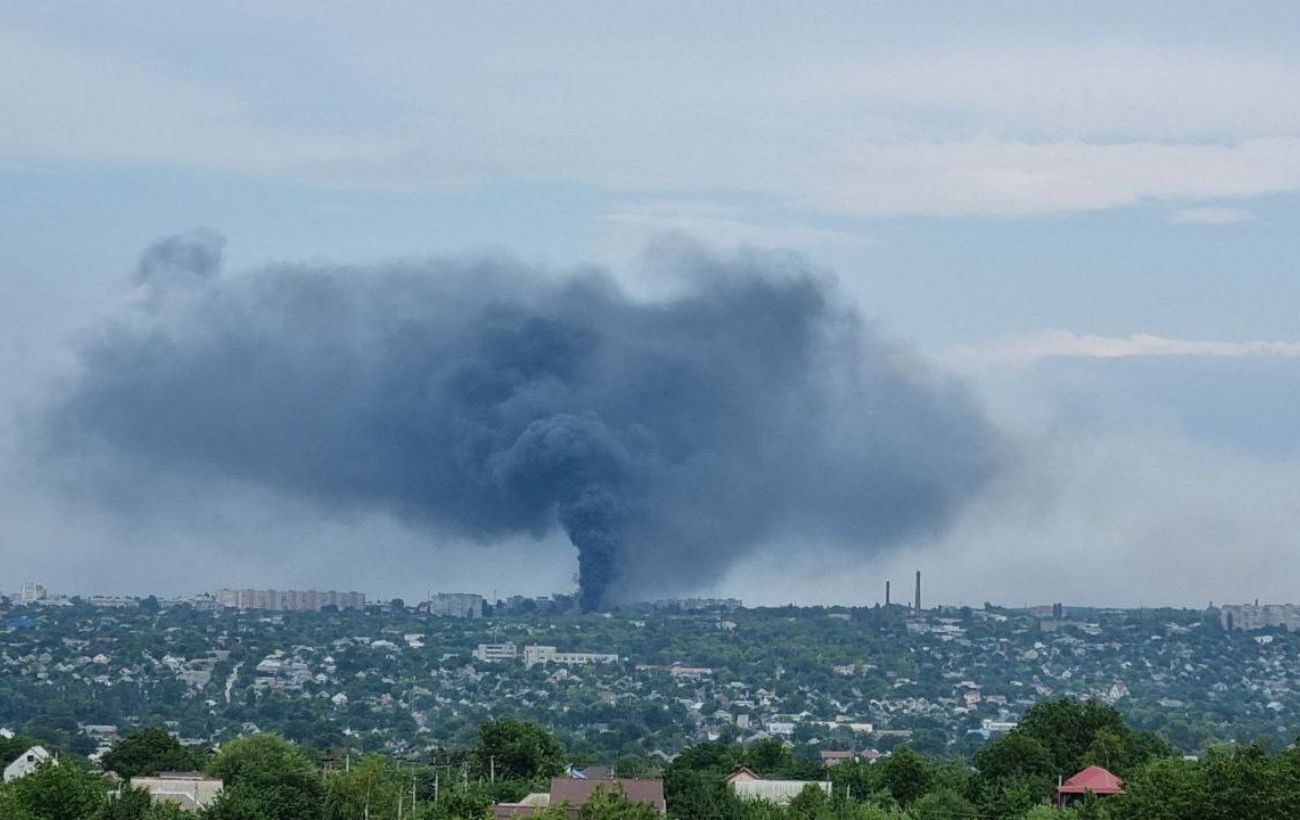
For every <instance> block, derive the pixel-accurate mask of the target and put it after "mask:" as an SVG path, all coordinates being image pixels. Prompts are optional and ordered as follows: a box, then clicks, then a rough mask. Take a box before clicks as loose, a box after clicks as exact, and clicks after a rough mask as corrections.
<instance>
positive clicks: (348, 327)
mask: <svg viewBox="0 0 1300 820" xmlns="http://www.w3.org/2000/svg"><path fill="white" fill-rule="evenodd" d="M221 249H222V240H221V239H220V237H217V236H216V235H214V234H211V233H207V232H201V233H194V234H187V235H181V236H178V237H172V238H170V239H167V240H164V241H163V242H161V243H159V244H158V245H155V246H154V247H152V248H150V249H149V250H148V251H146V252H145V254H144V255H143V257H142V259H141V263H140V265H139V268H138V270H137V276H136V286H137V287H138V288H140V289H141V298H140V300H139V305H138V307H137V308H136V309H134V310H132V311H130V312H129V313H127V314H125V315H123V316H121V317H120V318H119V319H118V320H117V321H115V322H114V323H112V324H110V325H109V326H107V327H105V328H102V329H101V330H100V331H98V332H97V333H96V334H95V335H94V337H93V339H92V341H90V342H88V343H87V344H86V345H85V346H84V348H83V349H82V350H81V363H82V364H81V368H80V374H79V377H78V379H77V381H76V382H75V383H74V384H73V385H72V386H71V387H70V388H69V389H68V391H67V392H66V394H65V395H63V396H61V397H60V399H59V400H58V401H57V402H56V403H55V404H54V406H52V407H51V408H50V412H49V416H48V425H47V429H48V431H49V433H50V437H49V440H50V441H51V442H53V443H54V444H55V446H56V447H57V448H58V449H59V450H61V451H62V452H63V453H64V454H65V455H69V456H72V457H75V458H81V459H84V462H85V465H86V467H85V473H86V474H87V475H88V476H89V480H91V481H92V482H97V483H99V485H101V486H105V487H109V486H114V485H120V484H122V483H123V482H139V481H146V482H149V481H156V482H171V483H175V482H189V483H192V484H193V486H194V488H195V490H196V492H200V493H201V492H202V491H203V489H204V487H205V486H207V485H208V484H209V483H210V484H216V483H217V482H219V481H229V480H235V481H240V482H247V483H252V484H254V485H261V486H265V487H267V488H269V489H272V490H275V491H276V492H279V493H285V494H288V495H290V496H293V497H301V498H306V499H310V500H313V501H316V502H319V503H320V504H322V505H324V506H327V507H329V508H331V509H339V508H344V509H347V508H354V509H360V510H383V511H387V512H389V513H392V514H394V515H396V516H398V517H400V518H401V519H403V520H405V521H407V522H408V523H409V524H410V525H411V526H415V527H422V528H427V529H428V530H429V531H430V532H431V533H432V534H439V533H454V534H458V535H467V536H471V537H473V538H476V539H478V540H480V541H483V542H485V543H490V542H492V541H493V540H497V539H501V538H503V537H505V536H508V535H512V534H516V533H532V534H534V535H536V536H539V537H540V536H542V535H545V534H546V533H547V532H548V531H550V530H551V529H553V528H555V527H560V528H563V530H564V531H565V532H566V533H567V535H568V537H569V539H570V540H571V541H572V542H573V544H574V546H575V547H576V548H577V551H578V566H579V580H580V587H581V592H580V594H581V602H582V605H583V606H584V607H585V608H587V609H594V608H598V607H600V606H603V605H606V604H610V603H614V602H617V601H620V600H628V599H635V598H644V597H645V596H646V595H648V594H659V593H664V592H672V591H679V590H686V589H691V588H698V587H700V586H702V585H706V584H708V583H709V582H710V581H713V580H716V579H717V578H719V577H720V576H721V575H722V574H723V573H724V572H725V571H726V569H727V568H728V567H729V566H731V565H732V564H733V563H735V562H736V561H738V560H740V559H741V558H743V557H744V556H746V555H748V554H750V553H752V551H753V550H754V549H756V548H758V547H760V546H769V547H770V546H772V545H774V544H775V545H779V544H782V543H791V544H803V543H817V544H820V545H836V546H841V547H843V548H845V549H850V550H857V551H861V553H862V554H863V555H864V557H867V556H869V555H871V554H872V552H873V551H875V550H878V549H880V548H883V547H887V546H890V545H894V544H898V543H901V542H903V541H905V540H907V539H909V538H914V537H920V536H925V535H928V534H933V533H936V532H938V531H939V530H941V529H942V528H943V527H944V525H945V524H946V523H947V522H948V521H949V520H950V519H951V517H952V516H953V514H954V513H955V512H956V511H957V510H958V509H959V508H960V506H961V505H962V503H963V502H964V501H965V500H967V499H968V498H970V497H971V496H972V495H973V494H974V493H976V492H977V491H978V490H979V489H980V488H981V487H982V485H983V484H984V483H985V481H986V480H987V479H988V478H989V476H990V475H991V474H992V473H993V472H994V471H995V469H996V468H997V466H998V464H999V462H1000V461H1001V458H1002V456H1001V452H1000V450H1001V446H1000V440H999V439H998V437H997V436H996V435H995V434H994V433H993V431H991V430H990V428H989V426H988V425H987V423H986V422H985V420H984V418H983V417H982V415H981V414H980V413H979V412H978V411H977V410H976V409H975V408H974V407H973V406H972V405H971V403H970V402H969V401H968V400H967V398H966V396H965V394H964V393H963V392H962V390H961V389H960V387H959V386H956V385H954V384H952V383H950V382H946V381H944V380H942V379H940V378H938V377H936V376H934V375H932V374H929V373H927V372H926V371H925V370H924V368H922V367H921V366H920V365H919V364H918V363H917V362H916V360H915V359H914V358H913V357H911V356H909V355H908V354H906V352H904V351H900V350H898V349H897V348H895V347H892V346H890V345H888V344H886V343H884V342H883V341H881V340H880V339H879V338H877V336H876V335H875V334H873V333H872V332H871V330H870V329H869V328H868V327H867V326H865V325H864V324H863V323H862V322H861V321H860V320H859V319H858V318H857V317H856V316H855V315H854V314H853V312H852V311H850V310H849V309H847V308H846V307H845V306H844V305H843V304H841V302H840V301H839V300H838V299H837V296H836V293H835V290H834V288H833V286H832V285H831V284H830V283H829V282H828V281H827V279H826V277H824V276H823V275H821V274H819V273H818V272H816V271H813V270H811V269H810V268H808V267H807V266H806V265H805V264H804V263H802V262H800V261H799V260H797V259H795V258H793V257H791V256H789V255H764V254H758V253H743V254H738V255H735V256H730V257H725V258H723V257H717V256H712V255H709V254H707V253H704V252H702V251H699V250H698V249H694V248H691V247H678V248H676V249H673V250H667V251H664V252H661V253H659V254H657V255H656V256H655V257H654V265H655V266H656V267H657V271H656V272H657V273H659V274H662V275H665V276H671V277H672V278H673V279H674V280H675V281H679V282H681V283H683V284H682V287H681V289H680V292H678V293H677V294H676V295H675V296H673V297H671V298H665V299H660V300H653V301H646V300H636V299H633V298H631V297H629V296H628V295H627V294H626V293H625V292H624V291H623V290H621V289H620V287H619V286H618V285H617V284H616V283H615V282H614V281H613V280H612V279H611V278H609V277H608V276H606V275H604V274H601V273H598V272H592V271H584V272H579V273H575V274H573V275H570V276H567V277H561V278H557V277H555V276H554V275H551V274H548V273H547V272H542V271H536V270H532V269H529V268H527V267H525V266H523V265H520V264H519V263H516V262H513V261H510V260H508V259H502V258H496V257H478V258H461V259H442V260H430V261H419V262H402V263H391V264H386V265H378V266H374V267H310V266H283V267H274V268H269V269H265V270H261V271H257V272H253V273H250V274H245V275H238V276H223V275H221V273H220V255H221ZM106 497H111V495H110V496H106Z"/></svg>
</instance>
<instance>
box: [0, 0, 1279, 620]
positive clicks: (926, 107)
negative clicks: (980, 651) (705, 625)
mask: <svg viewBox="0 0 1300 820" xmlns="http://www.w3.org/2000/svg"><path fill="white" fill-rule="evenodd" d="M1297 32H1300V6H1297V4H1295V3H1294V2H1232V3H1228V2H1213V3H1211V2H1194V1H1193V0H1177V1H1176V2H1147V3H1140V4H1139V3H1132V2H1114V3H1111V2H1090V3H1078V2H1060V3H1053V2H1023V3H1000V2H995V1H994V0H988V1H987V2H982V3H958V2H950V3H937V2H922V1H921V0H908V2H896V3H883V2H882V3H864V2H852V3H843V4H839V3H812V4H790V3H780V4H777V3H763V2H754V0H748V2H737V3H726V2H717V3H703V4H702V3H698V2H694V3H673V2H655V3H616V4H611V3H594V2H586V3H566V2H548V3H492V4H484V3H462V4H440V3H428V2H421V3H409V4H405V3H397V2H394V3H385V4H382V8H375V7H372V6H368V5H358V4H355V3H331V2H323V1H322V0H317V2H312V3H289V2H267V3H258V4H229V3H184V4H181V3H139V2H130V1H129V0H124V2H118V3H112V4H105V3H92V2H61V3H48V2H22V0H17V2H8V3H5V4H4V5H3V6H2V7H0V411H2V412H3V416H2V417H0V419H2V421H0V425H2V426H0V432H2V433H3V436H2V437H0V446H2V447H3V449H0V497H2V498H3V500H0V589H14V588H16V587H18V586H19V585H20V584H21V583H22V582H23V581H26V580H38V581H44V582H45V583H47V584H48V585H49V586H51V587H52V588H55V589H64V590H69V591H97V590H101V589H102V590H104V591H122V592H137V593H143V592H150V591H160V592H173V591H199V590H204V589H208V588H211V587H215V586H218V585H225V584H229V585H240V586H251V585H262V586H279V587H306V586H316V587H336V586H337V587H360V588H362V589H363V590H364V591H366V592H368V593H370V594H372V595H376V596H381V597H390V596H393V595H402V596H404V597H408V598H414V597H416V596H418V595H420V594H422V593H424V592H425V591H427V590H430V589H432V590H456V589H465V590H469V591H479V592H483V593H485V594H490V593H491V592H492V591H493V590H494V589H495V590H496V591H498V592H499V593H501V594H503V595H504V594H509V593H515V592H523V593H544V592H549V591H552V590H560V589H568V588H571V586H572V583H573V580H572V579H573V574H574V571H575V567H576V564H575V563H574V559H573V555H572V550H571V549H569V548H568V547H567V545H565V544H563V543H562V542H561V540H560V539H559V538H551V539H549V540H547V541H545V542H543V543H540V544H538V543H534V542H532V541H531V540H530V539H518V540H514V541H512V542H510V543H506V544H501V545H499V546H497V547H495V548H483V547H479V546H470V545H465V544H460V543H457V542H456V541H455V540H454V539H450V538H444V537H439V536H437V535H433V534H430V533H428V532H424V531H412V530H411V529H409V528H408V527H405V526H403V525H402V524H400V523H398V522H395V521H392V520H388V519H387V518H385V517H383V516H382V515H379V514H375V515H365V516H351V517H341V516H326V515H323V514H322V513H321V511H320V510H319V509H315V508H312V507H310V506H309V505H302V506H296V505H295V504H293V503H287V502H285V501H284V500H283V499H278V498H277V499H271V498H267V497H261V496H258V495H257V494H255V493H254V494H252V495H247V494H241V493H236V492H233V491H232V492H231V493H230V494H228V495H227V496H224V497H222V498H219V499H214V500H213V501H212V502H211V503H210V504H208V505H207V506H206V507H204V508H202V509H199V508H194V509H190V510H189V511H188V512H187V513H186V514H185V516H181V517H178V516H177V515H175V514H174V513H173V514H169V515H165V516H151V515H150V514H149V513H148V512H147V511H136V512H133V513H132V514H131V515H123V514H122V513H121V511H115V510H107V509H104V508H103V507H101V506H100V505H99V504H98V503H97V502H95V501H94V500H92V499H88V498H85V497H78V496H75V495H70V494H69V493H68V492H66V490H65V489H59V488H58V487H56V486H53V485H51V484H50V483H49V482H46V481H44V480H42V479H41V478H39V477H38V476H37V475H36V474H35V473H34V472H33V470H32V465H31V464H29V463H26V462H25V460H24V459H25V456H24V455H23V453H24V451H25V449H26V447H25V444H26V442H25V441H24V437H25V435H27V433H26V432H25V431H26V430H27V429H28V426H27V422H28V421H29V420H30V419H31V418H32V417H34V416H39V415H40V413H41V407H42V406H43V403H44V402H46V401H47V400H48V396H49V394H50V391H51V390H54V389H57V384H58V383H59V381H60V380H61V379H65V378H67V377H68V376H69V374H71V373H72V372H74V370H75V367H76V362H75V357H74V351H75V350H76V348H77V345H78V341H77V340H78V339H79V338H81V337H82V336H84V334H85V333H86V332H87V330H88V329H90V328H94V327H96V326H98V325H99V324H100V323H102V322H103V321H104V320H105V318H106V317H110V316H113V315H115V311H117V310H118V309H119V307H120V306H121V305H122V304H124V303H125V302H127V301H129V300H130V299H131V298H132V296H131V294H130V292H129V289H130V282H131V272H132V270H133V269H134V267H135V264H136V259H137V257H138V256H139V254H140V253H141V251H142V250H143V249H145V248H146V247H147V246H149V245H150V244H151V243H153V242H154V241H156V240H158V239H159V238H161V237H165V236H168V235H171V234H175V233H178V232H181V231H185V230H189V229H193V228H195V227H200V226H202V227H206V228H209V229H212V230H214V231H217V232H219V233H220V234H222V235H224V236H225V237H226V238H227V244H226V246H225V268H226V270H227V271H228V272H231V274H232V275H238V274H239V272H240V271H247V270H252V269H257V268H260V267H263V266H265V265H268V264H273V263H279V262H304V261H305V262H346V263H371V262H379V261H383V260H385V259H391V258H395V257H419V256H427V255H434V254H458V253H464V252H476V251H481V250H483V249H494V250H503V251H505V252H507V253H510V254H513V255H515V256H517V257H519V258H520V259H522V260H523V261H525V262H527V263H529V264H532V265H538V266H542V267H546V268H551V269H555V270H564V269H568V268H571V267H574V266H578V265H583V264H596V265H600V266H603V267H605V268H607V269H609V270H610V271H611V272H612V273H613V274H614V275H615V276H617V277H619V278H620V279H621V280H623V281H624V282H625V283H626V284H627V285H628V287H629V288H631V289H632V290H633V292H635V293H640V294H643V295H646V296H652V295H654V294H655V293H657V292H659V290H660V289H661V288H662V287H663V286H664V283H662V282H658V281H656V279H655V277H654V275H653V270H654V269H653V267H652V266H648V265H647V264H646V263H645V262H644V260H643V255H642V254H643V250H644V248H645V247H646V244H647V243H648V242H651V241H653V240H654V239H655V238H656V237H659V236H662V235H664V234H684V235H687V236H690V237H692V238H694V239H696V240H698V241H700V242H703V243H705V244H708V245H712V246H715V247H717V248H720V249H728V248H735V247H740V246H755V247H758V248H766V249H790V250H794V251H796V252H798V253H800V254H802V255H804V256H805V257H807V258H808V259H809V260H811V261H812V262H813V263H814V264H816V265H818V266H820V267H823V268H825V269H827V270H831V271H833V272H834V273H835V275H836V276H837V278H838V280H839V286H840V288H841V289H842V291H843V293H844V294H845V295H846V297H847V298H849V299H851V300H852V301H853V302H855V303H856V304H857V306H858V308H859V310H860V311H861V312H862V314H863V315H865V316H867V317H869V319H870V320H871V321H872V322H873V323H874V324H875V325H876V326H877V327H878V328H879V329H880V332H881V333H883V334H884V335H885V336H886V337H888V338H890V339H892V340H895V341H897V342H898V343H899V344H902V345H908V346H911V347H913V348H915V349H916V350H917V351H918V352H919V355H921V356H923V357H924V358H926V359H928V360H929V361H930V362H931V363H932V365H933V366H934V367H937V368H940V369H943V370H946V371H949V372H951V373H953V374H955V375H957V376H958V377H959V378H961V379H963V380H965V381H966V382H967V383H968V384H969V385H970V388H971V390H972V391H974V393H975V394H976V396H977V397H978V398H979V400H980V402H981V403H982V404H983V405H984V407H985V408H986V409H987V412H988V414H989V415H990V416H991V418H992V419H993V420H994V422H995V423H996V424H997V425H998V426H999V427H1000V428H1001V429H1002V430H1004V431H1005V432H1006V434H1007V435H1008V436H1009V437H1012V438H1013V439H1014V440H1015V441H1016V442H1017V443H1018V450H1019V451H1020V452H1021V453H1023V454H1024V455H1023V457H1022V459H1021V463H1020V464H1019V465H1018V467H1017V469H1015V470H1014V471H1010V472H1009V473H1008V474H1007V475H1006V476H1004V477H1003V478H1002V479H1001V480H1000V481H999V482H998V483H997V484H996V486H993V487H991V488H990V489H989V491H988V492H986V493H985V494H983V495H982V496H981V497H980V498H979V499H977V500H976V501H975V502H973V503H972V504H971V505H970V506H969V507H968V508H967V509H966V510H965V512H964V513H963V514H962V515H961V517H960V518H959V520H958V521H957V522H956V525H955V526H954V527H952V528H951V529H950V530H948V531H946V532H944V533H942V534H940V535H936V536H933V537H931V538H927V539H924V540H921V541H918V542H916V543H913V544H909V545H907V546H905V547H902V548H900V549H898V550H896V551H894V552H891V553H888V554H886V555H877V554H873V555H871V556H860V557H858V558H856V559H853V558H846V557H845V555H844V553H843V552H841V551H836V552H834V553H825V554H824V553H823V552H822V551H821V550H820V548H819V545H817V544H816V543H808V544H795V545H790V544H782V545H774V548H773V550H772V551H771V552H770V554H768V555H765V556H764V555H760V556H759V557H757V558H755V559H754V560H752V561H747V562H745V563H744V564H743V565H741V566H739V567H738V568H736V569H735V570H733V572H732V573H731V574H730V575H729V576H728V577H727V578H726V579H725V580H724V581H723V582H722V583H720V584H719V585H718V586H717V587H715V588H714V590H716V591H718V592H725V593H727V594H733V595H737V596H740V597H743V598H745V599H746V600H748V601H752V602H756V603H780V602H784V601H787V600H796V601H809V602H811V601H840V602H846V603H870V602H874V601H875V600H877V599H878V598H879V597H880V595H881V591H882V588H883V583H884V580H885V579H886V578H893V579H894V581H895V588H896V589H902V588H906V587H907V583H906V581H907V579H909V578H910V573H911V572H912V571H913V570H914V569H916V568H921V569H923V570H924V571H925V573H926V578H927V590H928V594H927V597H928V598H929V599H930V600H931V601H934V602H950V603H962V602H964V603H980V602H982V601H985V600H993V601H1004V602H1008V603H1039V602H1045V601H1048V602H1050V601H1054V600H1064V601H1066V602H1079V603H1084V602H1090V603H1104V604H1154V603H1177V604H1187V605H1203V604H1204V603H1205V602H1206V601H1208V600H1215V601H1225V600H1226V601H1232V600H1245V599H1252V598H1255V597H1259V598H1262V599H1267V600H1285V599H1294V598H1295V597H1296V596H1295V593H1294V589H1295V586H1296V585H1295V581H1296V580H1297V578H1300V375H1298V374H1300V320H1298V319H1297V316H1298V315H1300V243H1298V242H1297V241H1296V239H1295V237H1296V236H1297V235H1300V95H1297V94H1296V89H1297V88H1300V46H1298V45H1297V43H1300V39H1297V37H1296V33H1297ZM398 545H400V546H398ZM792 546H793V547H794V548H793V549H791V548H790V547H792ZM778 547H785V548H784V549H780V548H778ZM412 555H416V556H419V557H418V558H415V559H412V557H411V556H412ZM390 556H391V557H390ZM714 590H702V591H704V592H707V591H714Z"/></svg>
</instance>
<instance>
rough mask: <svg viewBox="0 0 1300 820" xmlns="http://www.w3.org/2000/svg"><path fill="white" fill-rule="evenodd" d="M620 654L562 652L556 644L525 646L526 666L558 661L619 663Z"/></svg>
mask: <svg viewBox="0 0 1300 820" xmlns="http://www.w3.org/2000/svg"><path fill="white" fill-rule="evenodd" d="M617 662H618V655H609V654H604V653H600V652H561V651H559V650H558V649H556V648H555V647H554V646H525V647H524V666H529V667H531V666H533V665H535V664H539V663H558V664H563V665H565V666H586V665H588V664H593V663H617Z"/></svg>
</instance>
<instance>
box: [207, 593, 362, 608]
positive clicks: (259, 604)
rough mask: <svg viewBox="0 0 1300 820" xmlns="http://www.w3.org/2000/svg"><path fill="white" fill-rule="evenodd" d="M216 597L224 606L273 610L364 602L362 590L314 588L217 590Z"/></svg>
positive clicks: (341, 605) (355, 606)
mask: <svg viewBox="0 0 1300 820" xmlns="http://www.w3.org/2000/svg"><path fill="white" fill-rule="evenodd" d="M216 598H217V603H219V604H221V605H222V606H225V607H234V608H238V609H267V610H271V611H274V612H315V611H317V610H320V609H324V608H325V607H327V606H336V607H338V608H339V609H362V608H364V607H365V605H366V596H365V593H363V592H338V591H336V590H329V591H321V590H315V589H280V590H276V589H219V590H217V593H216Z"/></svg>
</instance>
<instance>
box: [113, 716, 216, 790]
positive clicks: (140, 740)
mask: <svg viewBox="0 0 1300 820" xmlns="http://www.w3.org/2000/svg"><path fill="white" fill-rule="evenodd" d="M204 762H205V761H204V759H203V754H202V752H200V751H198V750H196V749H190V748H187V747H185V746H183V745H181V742H180V741H179V740H177V739H176V738H174V737H172V736H171V734H169V733H168V732H167V730H166V729H164V728H163V727H161V726H150V727H147V728H144V729H138V730H136V731H134V732H131V733H130V734H128V735H127V736H126V737H124V738H122V740H120V741H118V742H117V743H116V744H114V746H113V748H111V749H109V750H108V751H107V752H105V753H104V756H103V758H101V760H100V766H101V767H103V769H104V771H106V772H117V773H118V774H119V775H120V776H121V777H123V778H125V779H127V780H130V779H131V778H133V777H140V776H141V775H156V774H158V773H159V772H166V771H172V772H182V771H195V770H201V769H202V768H203V765H204Z"/></svg>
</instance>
